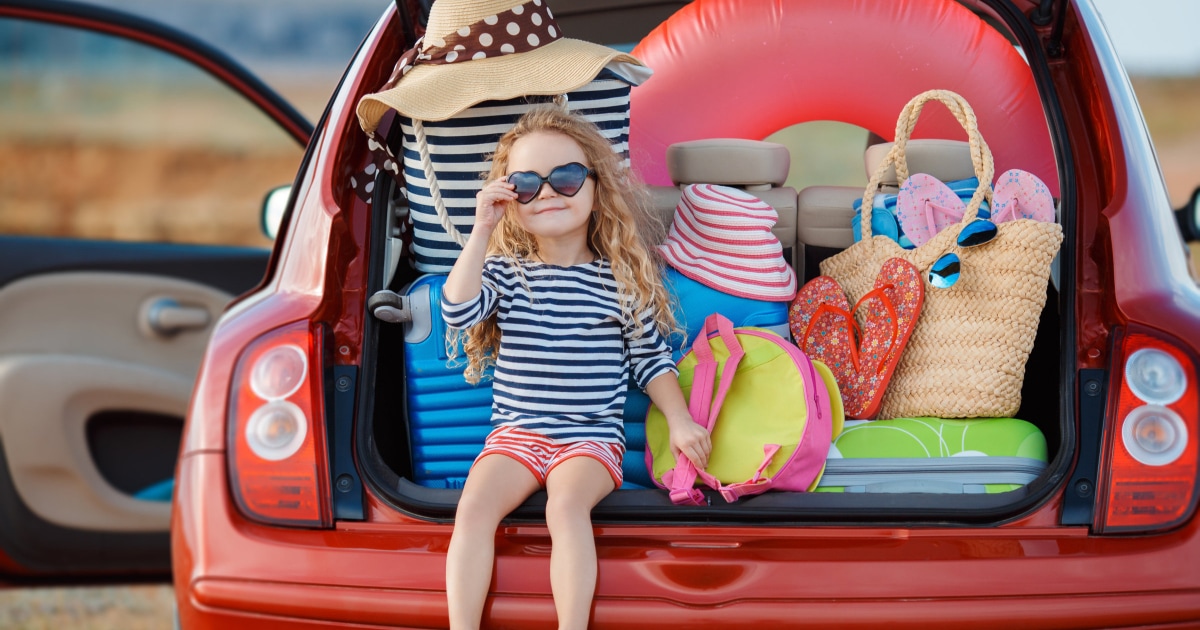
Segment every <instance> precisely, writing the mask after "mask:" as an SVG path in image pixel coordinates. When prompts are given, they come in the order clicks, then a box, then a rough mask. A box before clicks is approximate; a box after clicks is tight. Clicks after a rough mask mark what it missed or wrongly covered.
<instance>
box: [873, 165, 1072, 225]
mask: <svg viewBox="0 0 1200 630" xmlns="http://www.w3.org/2000/svg"><path fill="white" fill-rule="evenodd" d="M897 201H898V200H897ZM1017 219H1033V220H1034V221H1045V222H1047V223H1054V220H1055V219H1054V196H1053V195H1051V194H1050V189H1049V188H1047V187H1046V184H1045V183H1044V182H1043V181H1042V180H1040V179H1038V177H1037V175H1034V174H1033V173H1030V172H1029V171H1022V170H1020V169H1015V168H1014V169H1010V170H1007V171H1004V172H1003V173H1001V174H1000V177H997V178H996V191H995V193H994V194H993V195H992V221H993V222H994V223H1003V222H1005V221H1015V220H1017Z"/></svg>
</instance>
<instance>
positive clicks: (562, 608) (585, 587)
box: [546, 457, 613, 630]
mask: <svg viewBox="0 0 1200 630" xmlns="http://www.w3.org/2000/svg"><path fill="white" fill-rule="evenodd" d="M612 491H613V479H612V477H611V476H610V475H609V474H608V469H607V468H605V467H604V465H603V464H601V463H600V462H598V461H596V460H594V459H592V458H590V457H572V458H570V459H568V460H565V461H563V462H562V463H560V464H558V465H557V466H555V467H554V469H553V470H551V471H550V474H549V476H548V477H547V478H546V492H547V495H548V496H547V499H546V526H547V527H548V528H549V529H550V541H551V551H550V589H551V591H552V592H553V593H554V608H555V610H556V611H557V613H558V628H559V630H573V629H575V628H578V629H580V630H583V629H585V628H587V625H588V617H589V616H590V614H591V608H592V597H593V596H594V595H595V592H596V539H595V535H594V534H593V532H592V508H593V507H595V506H596V504H597V503H599V502H600V499H603V498H604V497H605V496H608V494H609V493H610V492H612Z"/></svg>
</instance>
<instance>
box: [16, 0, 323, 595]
mask: <svg viewBox="0 0 1200 630" xmlns="http://www.w3.org/2000/svg"><path fill="white" fill-rule="evenodd" d="M0 42H3V44H0V56H3V59H2V60H0V165H2V166H0V583H7V584H10V585H12V584H22V583H45V582H53V581H55V580H59V579H63V580H70V581H72V582H75V583H79V582H87V581H90V580H92V579H93V578H95V579H104V578H108V579H111V578H114V577H115V578H129V577H144V578H155V577H159V576H161V577H164V578H166V577H168V576H169V562H170V556H169V549H168V547H169V535H168V528H169V518H170V509H171V507H170V506H171V502H170V499H171V488H172V485H173V484H172V479H173V474H174V469H175V461H176V457H177V451H178V448H179V440H180V436H181V432H182V427H183V418H184V414H185V411H186V409H187V405H188V401H189V398H190V396H191V391H192V385H193V380H194V379H195V375H196V372H197V369H198V367H199V363H200V360H201V356H202V353H203V351H204V348H205V345H206V342H207V340H208V336H209V334H210V332H211V330H212V326H213V324H214V323H215V321H216V320H217V318H218V316H219V314H220V313H221V311H222V310H223V309H224V308H225V306H226V305H228V303H229V302H230V301H231V300H232V299H233V298H234V297H235V296H237V295H239V294H241V293H243V292H245V291H247V290H249V289H251V288H253V287H254V286H255V285H257V284H258V283H259V281H260V280H261V279H262V277H263V275H264V273H265V271H266V269H267V264H268V259H269V257H270V249H269V248H270V245H271V243H270V241H269V240H268V239H266V238H264V237H263V236H262V235H261V232H260V230H259V221H260V208H261V204H262V202H263V199H264V197H265V195H266V194H267V192H268V191H269V190H270V189H271V188H272V187H274V186H277V185H279V184H286V183H290V182H291V181H292V178H293V177H294V175H295V173H296V170H297V168H298V166H299V164H300V161H301V159H302V157H303V153H304V147H305V145H306V144H307V142H308V139H309V137H310V136H311V134H312V125H311V124H310V123H309V122H308V121H306V120H305V119H304V117H303V116H302V115H300V114H299V113H298V112H297V111H296V110H295V109H293V108H292V107H291V106H289V105H288V104H287V103H286V102H284V101H283V100H282V99H281V98H280V97H279V96H278V95H277V94H275V93H274V92H273V91H271V90H270V89H269V88H267V87H266V86H265V85H264V84H263V83H262V82H261V81H259V80H258V79H256V78H254V77H253V76H251V75H250V74H249V73H248V72H247V71H246V70H245V69H244V68H242V67H241V66H239V65H238V64H236V63H234V62H232V61H231V60H230V59H228V58H227V57H225V56H224V55H222V54H221V53H219V52H217V51H215V50H213V49H212V48H210V47H208V46H207V45H205V44H202V43H201V42H199V41H197V40H195V39H193V38H191V37H189V36H187V35H185V34H183V33H181V32H178V31H176V30H174V29H171V28H168V27H165V26H162V25H159V24H155V23H152V22H148V21H146V20H143V19H140V18H136V17H134V16H131V15H128V14H123V13H120V12H116V11H111V10H107V9H102V8H99V7H96V6H89V5H82V4H75V3H70V2H58V1H50V0H23V1H16V0H0Z"/></svg>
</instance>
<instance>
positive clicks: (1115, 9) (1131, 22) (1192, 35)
mask: <svg viewBox="0 0 1200 630" xmlns="http://www.w3.org/2000/svg"><path fill="white" fill-rule="evenodd" d="M1093 2H1095V4H1096V8H1097V9H1099V10H1100V15H1101V17H1102V18H1103V19H1104V24H1105V27H1106V28H1107V30H1108V34H1109V36H1110V37H1111V38H1112V40H1113V44H1114V45H1115V46H1116V48H1117V54H1118V55H1120V57H1121V62H1122V63H1123V64H1124V65H1125V69H1126V70H1127V71H1128V72H1129V73H1130V74H1183V75H1200V37H1197V35H1196V31H1197V29H1198V28H1200V2H1198V1H1197V0H1093Z"/></svg>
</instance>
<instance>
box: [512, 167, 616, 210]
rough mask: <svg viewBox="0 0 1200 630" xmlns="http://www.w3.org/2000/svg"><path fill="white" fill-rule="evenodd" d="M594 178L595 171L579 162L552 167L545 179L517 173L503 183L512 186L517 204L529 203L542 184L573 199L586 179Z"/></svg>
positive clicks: (523, 172)
mask: <svg viewBox="0 0 1200 630" xmlns="http://www.w3.org/2000/svg"><path fill="white" fill-rule="evenodd" d="M595 176H596V171H594V170H592V169H590V168H588V167H586V166H584V165H582V164H580V163H579V162H571V163H569V164H563V165H561V166H556V167H554V168H553V169H551V171H550V174H549V175H547V176H545V177H542V176H541V175H538V174H537V173H535V172H533V171H517V172H515V173H512V174H510V175H509V176H508V177H507V178H506V179H505V181H507V182H508V183H510V184H512V185H513V191H514V192H516V193H517V202H518V203H529V202H530V201H533V198H534V197H537V194H538V192H540V191H541V190H542V184H550V187H551V188H553V189H554V191H555V192H557V193H558V194H560V195H563V196H564V197H574V196H575V195H576V194H577V193H578V192H579V190H580V189H581V188H583V183H584V182H585V181H587V178H589V177H595Z"/></svg>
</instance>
